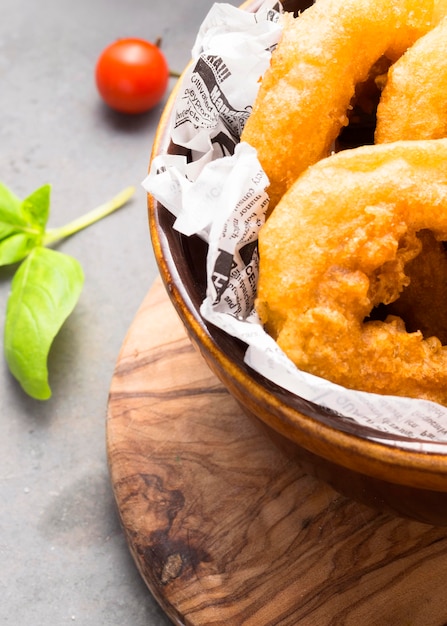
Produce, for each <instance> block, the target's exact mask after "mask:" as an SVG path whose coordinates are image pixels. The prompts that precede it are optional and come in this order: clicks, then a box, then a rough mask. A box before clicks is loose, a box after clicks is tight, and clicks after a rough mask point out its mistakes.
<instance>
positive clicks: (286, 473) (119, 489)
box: [107, 278, 447, 626]
mask: <svg viewBox="0 0 447 626" xmlns="http://www.w3.org/2000/svg"><path fill="white" fill-rule="evenodd" d="M107 454H108V463H109V470H110V476H111V482H112V486H113V491H114V495H115V499H116V503H117V508H118V511H119V515H120V518H121V522H122V526H123V529H124V533H125V535H126V539H127V542H128V546H129V549H130V552H131V553H132V555H133V558H134V560H135V563H136V565H137V567H138V570H139V571H140V573H141V576H142V577H143V579H144V581H145V582H146V584H147V587H148V588H149V590H150V591H151V593H152V594H153V596H154V597H155V598H156V600H157V601H158V603H159V604H160V605H161V607H162V608H163V609H164V611H165V612H166V614H167V615H168V616H169V618H170V619H171V620H172V622H173V623H174V624H185V625H188V626H199V625H200V626H213V625H219V626H233V625H234V626H239V625H247V626H298V625H303V626H314V625H315V626H336V625H343V626H349V625H355V626H366V625H367V626H373V625H375V624H377V625H378V626H386V625H392V626H409V625H412V626H413V625H414V626H445V625H446V624H447V594H446V591H445V588H446V580H447V529H446V528H436V527H433V526H429V525H426V524H421V523H419V522H414V521H410V520H406V519H402V518H398V517H393V516H391V515H389V514H384V513H378V512H376V511H374V510H372V509H370V508H368V507H366V506H365V505H363V504H359V503H356V502H353V501H351V500H348V499H346V498H345V497H343V496H340V495H338V494H337V493H336V492H335V491H333V490H332V489H331V488H329V487H328V486H326V485H324V484H322V483H321V482H319V481H317V480H316V479H315V478H313V477H311V476H309V475H306V474H305V473H304V472H303V470H302V469H301V468H300V465H299V463H298V462H297V461H295V460H294V459H291V458H290V457H289V456H286V455H285V453H284V452H282V451H281V450H280V449H279V448H277V447H276V446H275V444H274V443H273V442H272V440H271V439H269V438H268V436H267V434H266V433H265V431H264V429H263V428H260V427H258V425H257V424H256V423H255V422H254V421H253V420H251V419H249V418H248V417H246V416H245V414H244V413H243V411H242V410H241V409H240V407H239V405H238V404H237V403H236V402H235V400H234V399H233V398H232V397H231V396H230V395H229V393H228V392H227V391H226V389H225V388H224V387H223V386H222V384H221V383H220V381H219V380H218V379H217V378H216V377H215V376H214V374H212V373H211V371H210V370H209V368H208V366H207V365H206V363H205V362H204V361H203V358H202V357H201V356H200V354H199V353H198V352H197V351H196V350H195V349H194V348H193V346H192V344H191V342H190V340H189V338H188V336H187V334H186V332H185V330H184V327H183V325H182V323H181V321H180V320H179V318H178V316H177V313H176V311H175V310H174V308H173V306H172V304H171V302H170V301H169V298H168V296H167V294H166V291H165V289H164V286H163V285H162V283H161V280H160V278H158V279H157V280H156V281H155V283H154V285H153V286H152V288H151V289H150V291H149V293H148V294H147V296H146V298H145V299H144V301H143V303H142V305H141V307H140V309H139V310H138V312H137V314H136V317H135V319H134V321H133V323H132V324H131V327H130V329H129V331H128V334H127V336H126V338H125V340H124V343H123V346H122V348H121V351H120V354H119V356H118V359H117V363H116V368H115V371H114V375H113V379H112V381H111V388H110V396H109V403H108V414H107Z"/></svg>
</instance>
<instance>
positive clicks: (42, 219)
mask: <svg viewBox="0 0 447 626" xmlns="http://www.w3.org/2000/svg"><path fill="white" fill-rule="evenodd" d="M50 193H51V187H50V185H43V186H42V187H40V188H39V189H36V191H34V192H33V193H32V194H31V195H29V196H28V197H27V198H25V200H23V202H22V201H20V200H19V199H18V198H17V197H16V196H15V195H14V193H13V192H12V191H11V190H10V189H8V188H7V187H6V186H5V185H2V184H1V183H0V259H1V262H0V264H1V265H6V264H8V263H15V262H17V261H20V260H22V259H23V258H24V257H25V256H26V255H27V254H28V253H29V251H30V250H31V249H32V248H33V247H34V246H38V245H40V244H41V243H42V239H43V236H44V233H45V226H46V223H47V221H48V217H49V214H50ZM16 235H23V236H21V237H18V238H17V237H16ZM11 238H13V240H12V241H10V239H11ZM19 241H20V245H19V244H18V242H19ZM3 246H4V249H3ZM19 249H20V251H19ZM12 251H13V252H12Z"/></svg>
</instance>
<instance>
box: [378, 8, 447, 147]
mask: <svg viewBox="0 0 447 626" xmlns="http://www.w3.org/2000/svg"><path fill="white" fill-rule="evenodd" d="M446 93H447V18H446V19H444V20H442V21H441V23H440V24H439V25H438V26H436V27H435V28H434V29H433V30H431V31H430V32H429V33H427V34H426V35H424V36H423V37H421V38H420V39H419V40H418V41H417V42H416V43H415V44H414V45H413V46H411V48H409V49H408V50H407V52H406V53H405V54H404V55H403V56H402V57H401V58H400V59H399V60H398V61H396V63H394V64H393V65H392V67H391V68H390V70H389V71H388V78H387V81H386V85H385V88H384V90H383V92H382V95H381V98H380V103H379V106H378V108H377V126H376V132H375V142H376V143H384V142H389V141H396V140H399V139H439V138H440V137H446V136H447V104H446Z"/></svg>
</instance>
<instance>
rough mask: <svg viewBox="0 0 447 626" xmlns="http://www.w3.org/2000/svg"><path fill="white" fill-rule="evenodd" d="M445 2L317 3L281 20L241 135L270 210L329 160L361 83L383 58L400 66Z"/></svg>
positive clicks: (374, 0) (324, 0)
mask: <svg viewBox="0 0 447 626" xmlns="http://www.w3.org/2000/svg"><path fill="white" fill-rule="evenodd" d="M446 4H447V2H446V0H430V1H427V0H425V1H421V0H394V1H393V2H390V1H389V0H345V1H344V2H340V0H317V1H316V2H315V4H314V5H312V6H311V7H309V8H308V9H306V10H305V11H304V12H303V13H301V14H300V15H299V16H298V17H297V18H293V17H292V16H291V15H290V14H287V13H286V14H284V16H283V20H284V30H283V33H282V37H281V40H280V42H279V44H278V46H277V48H276V50H275V51H274V53H273V54H272V59H271V65H270V68H269V69H268V70H267V72H266V73H265V75H264V77H263V79H262V82H261V85H260V89H259V92H258V96H257V98H256V101H255V103H254V106H253V111H252V113H251V115H250V117H249V118H248V120H247V123H246V125H245V128H244V130H243V132H242V137H241V140H242V141H247V142H248V143H250V144H251V145H252V146H254V147H255V148H256V149H257V151H258V157H259V160H260V162H261V165H262V166H263V168H264V171H265V172H266V174H267V176H268V177H269V180H270V187H269V195H270V198H271V204H270V206H271V207H273V206H274V205H275V204H276V203H277V202H278V200H279V199H280V197H281V196H282V195H283V193H284V192H285V191H286V189H287V188H288V187H289V186H290V185H291V183H292V182H293V181H294V180H295V179H296V178H297V177H298V175H299V174H300V173H301V172H302V171H304V169H305V168H306V167H308V166H309V165H311V164H312V163H316V162H317V161H318V160H319V159H321V158H323V157H325V156H327V155H328V154H329V152H330V149H331V146H332V144H333V142H334V140H335V139H336V137H337V136H338V134H339V132H340V129H341V128H342V127H343V126H344V125H346V124H347V123H348V118H347V110H348V108H349V105H350V102H351V99H352V97H353V96H354V92H355V86H356V84H357V83H359V82H362V81H364V80H366V78H367V76H368V73H369V70H370V68H371V67H372V65H373V64H374V63H375V62H376V61H377V60H378V59H379V58H380V57H382V56H383V55H386V56H387V57H389V58H390V59H391V60H393V61H394V60H396V59H397V58H398V57H399V56H400V55H402V54H403V52H404V51H405V50H406V49H407V48H408V47H409V46H410V45H412V44H413V43H414V42H415V41H416V40H417V39H418V38H419V37H421V36H422V35H424V34H425V33H426V32H428V31H429V30H430V29H431V28H433V26H435V25H436V24H437V23H438V22H439V19H440V16H441V15H443V14H445V13H446Z"/></svg>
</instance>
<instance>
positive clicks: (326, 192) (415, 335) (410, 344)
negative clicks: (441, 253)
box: [256, 139, 447, 405]
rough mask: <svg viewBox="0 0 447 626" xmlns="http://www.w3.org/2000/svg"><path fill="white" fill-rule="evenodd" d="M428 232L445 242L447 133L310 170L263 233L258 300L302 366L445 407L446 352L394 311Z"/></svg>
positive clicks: (352, 153) (340, 157)
mask: <svg viewBox="0 0 447 626" xmlns="http://www.w3.org/2000/svg"><path fill="white" fill-rule="evenodd" d="M422 230H428V231H430V232H431V233H432V235H433V237H434V238H435V239H436V240H437V241H444V240H445V239H447V139H436V140H426V141H423V140H421V141H399V142H394V143H386V144H380V145H376V146H362V147H359V148H354V149H351V150H345V151H343V152H339V153H338V154H335V155H333V156H330V157H328V158H326V159H323V160H321V161H320V162H318V163H316V164H315V165H312V166H311V167H309V168H308V169H307V171H306V172H304V173H303V174H302V175H301V176H300V178H298V179H297V181H296V182H295V183H294V185H293V186H292V187H291V188H290V190H289V191H288V192H287V193H286V194H285V196H284V197H283V198H282V200H281V201H280V202H279V203H278V205H277V206H276V207H275V209H274V210H273V212H272V214H271V215H270V217H269V218H268V220H267V222H266V223H265V225H264V226H263V227H262V228H261V230H260V234H259V251H260V275H259V281H258V297H257V302H256V307H257V310H258V313H259V316H260V318H261V321H262V322H263V323H264V325H265V327H266V330H267V331H268V332H269V333H270V334H271V335H272V336H273V337H274V338H275V339H276V341H277V343H278V345H279V346H280V347H281V348H282V349H283V351H284V352H285V353H286V354H287V355H288V356H289V358H290V359H291V360H292V361H293V362H294V363H295V364H296V365H297V366H298V367H299V368H300V369H302V370H304V371H307V372H310V373H312V374H316V375H318V376H321V377H323V378H326V379H328V380H331V381H333V382H335V383H338V384H341V385H344V386H345V387H348V388H353V389H361V390H364V391H369V392H376V393H382V394H392V395H399V396H410V397H418V398H425V399H430V400H433V401H436V402H439V403H441V404H444V405H447V347H443V346H442V344H441V342H440V341H439V339H437V338H436V337H426V338H424V336H423V335H422V333H421V332H420V331H416V332H407V331H406V328H405V324H404V322H403V320H402V319H401V318H399V317H396V316H391V317H388V318H387V319H386V320H385V321H380V320H371V319H368V318H369V317H370V316H371V313H372V311H373V310H374V309H375V307H378V306H379V305H380V304H381V303H384V304H389V303H392V302H394V301H396V300H397V299H398V298H399V295H400V293H401V292H402V290H403V289H404V288H405V286H406V285H407V284H408V282H409V280H408V277H407V276H406V273H405V271H404V270H405V266H406V265H407V264H409V263H410V262H411V261H412V260H413V259H414V258H415V257H417V255H418V254H419V252H420V250H421V247H422V244H421V241H420V239H419V238H418V236H417V233H419V232H420V231H422Z"/></svg>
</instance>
